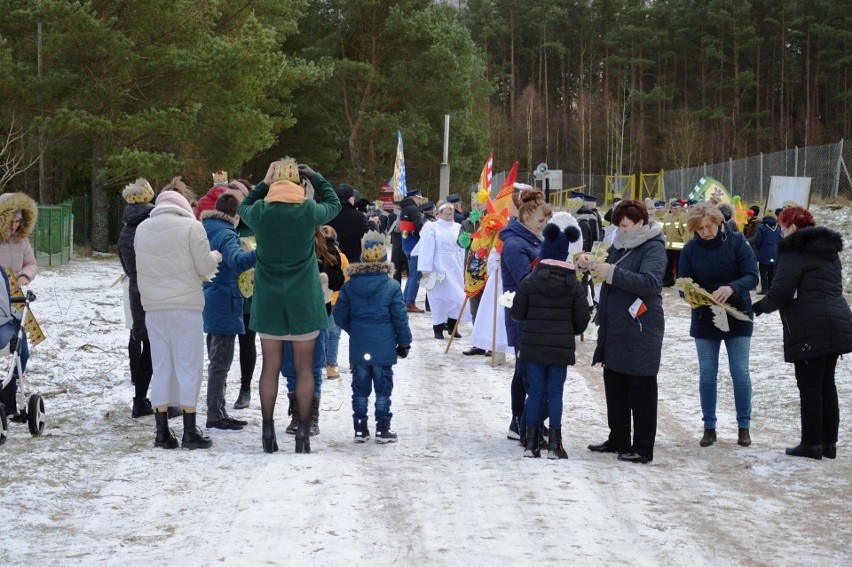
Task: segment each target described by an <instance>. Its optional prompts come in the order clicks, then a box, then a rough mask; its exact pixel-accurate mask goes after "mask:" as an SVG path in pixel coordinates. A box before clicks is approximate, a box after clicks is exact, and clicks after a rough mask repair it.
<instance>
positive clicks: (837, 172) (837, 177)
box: [831, 138, 843, 201]
mask: <svg viewBox="0 0 852 567" xmlns="http://www.w3.org/2000/svg"><path fill="white" fill-rule="evenodd" d="M842 164H843V138H840V143H839V144H837V167H835V168H834V191H832V192H831V193H832V194H831V197H832V199H834V200H835V201H836V200H837V191H838V188H839V187H840V166H841V165H842Z"/></svg>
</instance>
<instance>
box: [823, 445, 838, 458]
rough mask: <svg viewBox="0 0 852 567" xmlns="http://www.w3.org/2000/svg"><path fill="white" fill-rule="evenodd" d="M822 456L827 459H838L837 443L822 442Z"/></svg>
mask: <svg viewBox="0 0 852 567" xmlns="http://www.w3.org/2000/svg"><path fill="white" fill-rule="evenodd" d="M822 456H823V457H825V458H826V459H836V458H837V443H823V444H822Z"/></svg>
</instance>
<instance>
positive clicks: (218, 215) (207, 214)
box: [200, 209, 237, 226]
mask: <svg viewBox="0 0 852 567" xmlns="http://www.w3.org/2000/svg"><path fill="white" fill-rule="evenodd" d="M207 219H219V220H223V221H225V222H227V223H230V224H231V225H232V226H237V218H236V217H232V216H231V215H226V214H225V213H223V212H222V211H217V210H215V209H214V210H212V211H211V210H207V211H204V212H203V213H201V219H200V220H202V221H205V220H207Z"/></svg>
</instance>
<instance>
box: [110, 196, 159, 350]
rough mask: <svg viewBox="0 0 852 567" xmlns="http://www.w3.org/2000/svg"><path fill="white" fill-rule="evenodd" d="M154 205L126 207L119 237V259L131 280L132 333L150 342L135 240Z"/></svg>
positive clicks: (137, 338) (135, 204)
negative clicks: (141, 292) (138, 281)
mask: <svg viewBox="0 0 852 567" xmlns="http://www.w3.org/2000/svg"><path fill="white" fill-rule="evenodd" d="M152 210H154V205H152V204H151V203H132V204H129V205H127V206H126V207H124V217H123V219H122V220H123V222H124V226H123V227H122V229H121V233H120V234H119V235H118V259H119V261H121V267H122V269H123V270H124V273H125V275H126V276H127V277H128V278H129V279H130V282H129V283H130V286H129V287H128V291H129V293H130V313H131V315H132V317H133V328H132V330H131V333H132V334H133V338H134V339H136V340H137V341H147V340H148V329H147V328H146V327H145V310H144V309H143V308H142V296H140V295H139V285H138V283H137V280H136V249H135V248H134V247H133V239H134V238H135V237H136V227H138V226H139V224H140V223H141V222H142V221H143V220H145V219H147V218H148V217H149V216H150V215H151V211H152Z"/></svg>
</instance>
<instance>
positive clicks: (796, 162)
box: [793, 146, 799, 177]
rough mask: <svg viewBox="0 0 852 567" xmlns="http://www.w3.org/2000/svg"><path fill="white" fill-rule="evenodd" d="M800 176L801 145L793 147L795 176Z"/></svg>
mask: <svg viewBox="0 0 852 567" xmlns="http://www.w3.org/2000/svg"><path fill="white" fill-rule="evenodd" d="M798 176H799V146H796V147H795V148H793V177H798Z"/></svg>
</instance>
